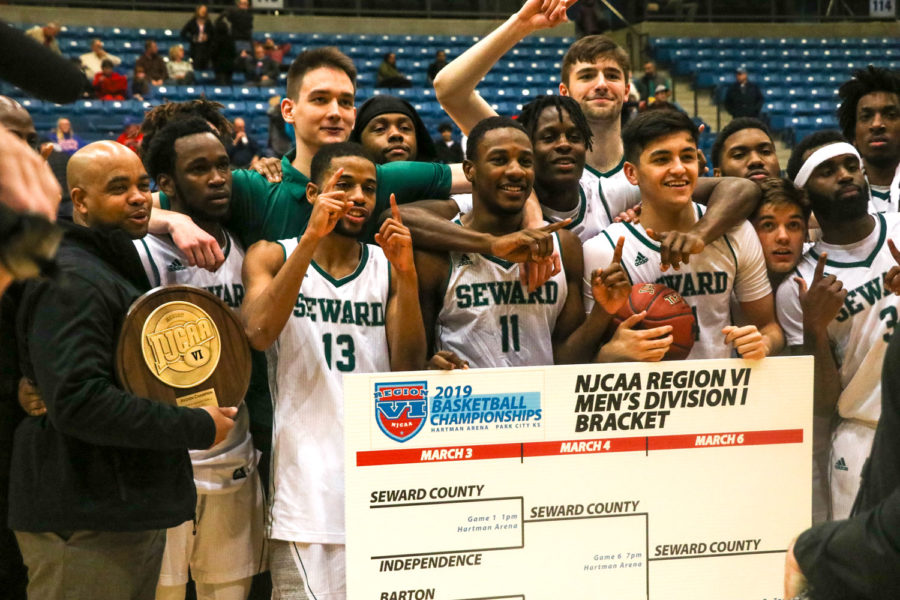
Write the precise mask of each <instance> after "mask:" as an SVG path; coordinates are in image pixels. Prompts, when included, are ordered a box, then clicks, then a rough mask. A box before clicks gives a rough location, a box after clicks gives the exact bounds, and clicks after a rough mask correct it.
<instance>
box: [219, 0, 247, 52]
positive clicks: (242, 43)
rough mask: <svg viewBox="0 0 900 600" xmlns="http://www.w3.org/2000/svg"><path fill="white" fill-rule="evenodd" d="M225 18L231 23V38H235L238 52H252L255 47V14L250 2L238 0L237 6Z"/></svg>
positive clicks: (226, 13)
mask: <svg viewBox="0 0 900 600" xmlns="http://www.w3.org/2000/svg"><path fill="white" fill-rule="evenodd" d="M225 17H226V18H227V19H228V21H229V22H230V23H231V37H232V38H234V43H235V47H236V49H237V51H238V52H240V51H242V50H246V51H247V52H250V51H251V50H252V46H253V12H252V11H251V10H250V0H237V1H236V2H235V6H232V7H231V8H229V9H228V10H226V11H225Z"/></svg>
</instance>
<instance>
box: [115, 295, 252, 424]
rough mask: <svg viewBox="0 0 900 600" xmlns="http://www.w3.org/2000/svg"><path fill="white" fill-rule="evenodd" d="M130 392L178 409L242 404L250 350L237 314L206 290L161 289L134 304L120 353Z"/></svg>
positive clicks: (119, 371) (121, 371) (121, 337)
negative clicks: (181, 407) (172, 405)
mask: <svg viewBox="0 0 900 600" xmlns="http://www.w3.org/2000/svg"><path fill="white" fill-rule="evenodd" d="M116 374H117V375H118V378H119V381H120V383H121V384H122V387H124V388H125V389H126V390H127V391H129V392H131V393H133V394H135V395H138V396H143V397H145V398H150V399H153V400H157V401H160V402H165V403H167V404H174V405H176V406H187V407H191V408H199V407H203V406H237V405H238V404H240V403H241V402H242V401H243V399H244V395H245V394H246V393H247V386H248V385H249V384H250V348H249V346H248V344H247V338H246V336H245V335H244V331H243V329H242V328H241V325H240V323H239V321H238V319H237V317H236V316H235V315H234V313H233V312H232V310H231V309H230V308H228V306H227V305H226V304H225V303H224V302H222V301H221V300H220V299H219V298H217V297H216V296H214V295H213V294H210V293H209V292H207V291H205V290H201V289H198V288H192V287H187V286H171V287H164V288H157V289H154V290H151V291H150V292H147V293H146V294H144V295H143V296H141V297H140V298H138V299H137V300H135V302H134V304H132V306H131V308H130V309H129V311H128V315H127V316H126V317H125V323H124V324H123V326H122V333H121V334H120V335H119V346H118V348H117V351H116Z"/></svg>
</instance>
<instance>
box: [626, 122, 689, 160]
mask: <svg viewBox="0 0 900 600" xmlns="http://www.w3.org/2000/svg"><path fill="white" fill-rule="evenodd" d="M680 131H686V132H687V133H689V134H690V135H691V138H692V139H693V140H694V145H696V144H697V140H698V138H699V137H700V134H699V132H698V131H697V126H696V125H695V124H694V122H693V121H691V118H690V117H688V116H687V115H686V114H684V113H683V112H681V111H680V110H650V111H645V112H642V113H639V114H638V116H636V117H635V118H634V119H632V120H631V121H629V122H628V124H627V125H625V128H624V129H622V144H623V145H624V147H625V160H627V161H628V162H630V163H631V164H634V165H636V164H638V160H639V159H640V157H641V152H643V151H644V148H646V147H647V145H648V144H650V142H652V141H653V140H656V139H659V138H661V137H664V136H667V135H672V134H673V133H678V132H680Z"/></svg>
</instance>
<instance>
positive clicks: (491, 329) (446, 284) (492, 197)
mask: <svg viewBox="0 0 900 600" xmlns="http://www.w3.org/2000/svg"><path fill="white" fill-rule="evenodd" d="M467 155H468V156H469V159H468V160H466V161H465V162H464V163H463V167H464V169H465V173H466V177H467V178H468V179H469V180H470V181H471V182H472V195H473V208H472V211H471V212H470V213H468V214H466V215H464V216H462V217H461V218H460V219H458V220H457V226H458V227H460V228H461V229H463V230H467V229H472V230H475V231H476V232H481V233H486V234H490V235H494V236H500V235H503V234H507V233H509V232H515V231H518V230H519V229H520V228H521V226H522V220H523V218H524V212H523V208H524V206H525V200H526V199H527V198H528V196H529V194H530V193H531V187H532V184H533V181H534V153H533V151H532V148H531V142H530V141H529V139H528V135H527V134H526V132H525V131H524V129H523V128H522V126H521V125H519V124H518V123H516V122H515V121H512V120H511V119H507V118H504V117H491V118H489V119H485V120H484V121H482V122H481V123H479V124H478V125H476V126H475V127H474V128H473V129H472V132H471V134H470V136H469V140H468V149H467ZM563 225H564V222H561V223H558V224H555V225H554V226H551V227H550V228H548V229H547V230H546V231H545V232H544V233H551V234H552V235H549V236H544V237H542V238H541V244H553V247H554V248H555V250H556V251H557V252H559V253H560V255H561V257H562V264H563V269H562V272H560V273H557V274H556V275H554V276H553V277H551V278H550V280H549V281H547V282H546V283H544V284H543V285H541V286H540V287H539V288H538V289H536V290H535V291H533V292H531V293H529V292H528V291H526V290H525V289H524V287H523V286H522V285H521V283H520V282H519V266H518V265H517V264H516V263H512V262H508V261H505V260H502V259H499V258H497V257H495V256H491V255H488V254H480V253H475V252H449V253H433V252H428V251H424V250H417V251H416V268H417V270H418V273H419V278H420V282H421V286H420V296H421V306H422V314H423V316H424V318H425V327H426V333H427V335H428V337H429V344H430V345H431V347H433V348H434V349H436V350H443V351H451V352H453V353H455V354H456V355H457V356H459V357H460V358H461V359H463V360H466V361H468V363H469V365H470V366H473V367H500V366H505V367H509V366H526V365H549V364H554V363H556V364H560V363H572V362H584V361H588V360H590V359H591V357H592V355H593V353H594V351H595V349H596V348H597V346H598V345H599V341H600V338H601V337H602V335H603V333H604V331H605V329H606V326H607V324H608V322H609V315H608V314H607V313H605V312H604V311H602V310H600V307H597V309H596V310H594V311H592V312H591V314H590V316H589V317H588V319H587V320H586V321H585V319H584V308H583V305H582V302H581V298H580V295H579V291H580V281H581V278H580V274H581V271H582V264H581V245H580V243H579V241H578V238H576V237H575V235H574V234H572V233H570V232H568V231H564V230H563V231H556V232H555V233H554V231H553V230H554V228H555V229H560V228H561V227H562V226H563ZM606 275H608V276H609V277H610V280H609V281H608V282H607V283H608V287H609V288H611V289H613V290H615V291H614V293H620V292H621V291H622V289H623V288H624V289H625V295H627V289H628V286H627V284H626V282H625V278H624V275H623V274H622V273H621V272H619V273H618V277H617V278H615V279H614V278H613V275H614V272H612V271H610V272H608V273H607V274H606ZM570 288H571V289H570Z"/></svg>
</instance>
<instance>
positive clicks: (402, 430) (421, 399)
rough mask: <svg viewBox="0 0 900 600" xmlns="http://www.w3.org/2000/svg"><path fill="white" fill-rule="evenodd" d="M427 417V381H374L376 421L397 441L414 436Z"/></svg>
mask: <svg viewBox="0 0 900 600" xmlns="http://www.w3.org/2000/svg"><path fill="white" fill-rule="evenodd" d="M427 417H428V382H426V381H410V382H405V383H376V384H375V420H376V421H378V427H380V428H381V431H383V432H384V434H385V435H386V436H388V437H389V438H391V439H392V440H395V441H397V442H405V441H407V440H410V439H412V438H413V437H414V436H415V435H416V434H417V433H419V431H420V430H421V429H422V427H423V426H424V425H425V421H426V418H427Z"/></svg>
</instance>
